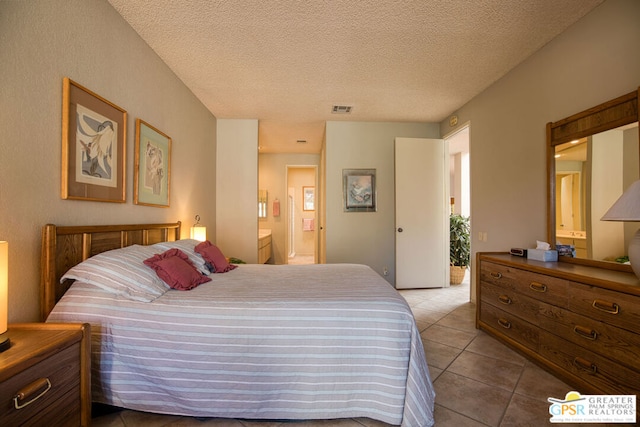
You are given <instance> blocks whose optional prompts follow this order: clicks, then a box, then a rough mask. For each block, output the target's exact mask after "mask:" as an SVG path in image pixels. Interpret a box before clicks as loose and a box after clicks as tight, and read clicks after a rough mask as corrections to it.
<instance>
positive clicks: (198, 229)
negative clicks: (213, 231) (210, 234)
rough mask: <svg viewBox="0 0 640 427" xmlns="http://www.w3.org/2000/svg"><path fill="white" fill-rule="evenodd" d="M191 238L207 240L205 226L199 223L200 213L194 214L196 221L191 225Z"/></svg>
mask: <svg viewBox="0 0 640 427" xmlns="http://www.w3.org/2000/svg"><path fill="white" fill-rule="evenodd" d="M191 238H192V239H195V240H200V241H201V242H204V241H205V240H207V227H205V226H204V225H202V224H200V215H196V223H195V224H193V227H191Z"/></svg>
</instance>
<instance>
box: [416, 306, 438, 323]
mask: <svg viewBox="0 0 640 427" xmlns="http://www.w3.org/2000/svg"><path fill="white" fill-rule="evenodd" d="M411 311H412V312H413V317H414V318H415V319H416V322H418V323H420V322H426V323H429V324H432V323H436V322H437V321H439V320H440V319H442V318H443V317H444V316H446V315H447V313H445V312H442V311H435V310H429V309H426V308H419V307H411Z"/></svg>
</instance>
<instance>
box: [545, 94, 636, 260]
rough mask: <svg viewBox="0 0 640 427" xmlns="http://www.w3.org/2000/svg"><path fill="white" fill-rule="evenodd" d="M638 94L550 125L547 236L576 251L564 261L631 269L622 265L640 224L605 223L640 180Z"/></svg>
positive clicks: (548, 141) (622, 97) (553, 241)
mask: <svg viewBox="0 0 640 427" xmlns="http://www.w3.org/2000/svg"><path fill="white" fill-rule="evenodd" d="M639 145H640V144H639V142H638V91H634V92H631V93H629V94H627V95H624V96H621V97H619V98H616V99H614V100H611V101H608V102H605V103H603V104H600V105H598V106H596V107H593V108H590V109H588V110H585V111H583V112H581V113H578V114H575V115H572V116H570V117H567V118H566V119H563V120H560V121H557V122H553V123H548V124H547V170H548V174H547V181H548V185H547V207H548V209H547V234H548V236H547V237H548V241H549V242H551V243H552V244H553V245H555V244H556V243H559V244H568V245H572V246H574V247H575V258H569V257H564V256H563V257H559V260H560V261H566V262H574V263H581V264H589V265H597V266H600V267H604V268H608V269H615V270H622V271H631V267H630V266H629V265H626V264H622V263H620V262H616V259H618V260H620V257H622V256H624V255H626V248H627V246H628V239H629V238H631V237H632V236H633V234H634V233H635V231H636V230H637V229H638V227H639V226H640V225H639V224H638V223H620V222H610V221H600V218H601V217H602V216H603V215H604V213H605V212H606V211H607V210H608V209H609V207H610V206H611V205H612V204H613V203H614V202H615V201H616V200H617V199H618V197H620V195H621V194H622V192H623V190H624V189H626V188H627V187H628V186H629V185H631V183H633V182H634V181H636V180H638V179H639V178H640V175H639V170H640V150H639Z"/></svg>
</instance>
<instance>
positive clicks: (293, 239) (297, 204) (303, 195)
mask: <svg viewBox="0 0 640 427" xmlns="http://www.w3.org/2000/svg"><path fill="white" fill-rule="evenodd" d="M317 175H318V170H317V167H316V166H287V255H288V256H287V259H288V263H289V264H315V263H317V253H316V246H317V245H316V241H317V230H316V228H317V227H316V223H317V221H316V212H317V209H316V208H317V200H316V196H317V195H316V189H317V185H316V183H317Z"/></svg>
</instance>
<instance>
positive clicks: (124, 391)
mask: <svg viewBox="0 0 640 427" xmlns="http://www.w3.org/2000/svg"><path fill="white" fill-rule="evenodd" d="M210 277H211V279H212V280H211V281H210V282H208V283H205V284H202V285H200V286H198V287H197V288H195V289H192V290H190V291H178V290H169V291H167V292H166V293H164V294H163V295H162V296H160V297H158V298H156V299H155V300H153V301H152V302H140V301H133V300H131V299H126V298H123V297H122V296H117V295H114V294H111V293H109V292H107V291H105V290H102V289H100V288H97V287H95V286H93V285H89V284H86V283H82V282H75V283H74V284H73V286H72V287H71V289H70V290H69V291H68V292H67V293H66V294H65V295H64V296H63V298H62V299H61V300H60V301H59V302H58V304H57V305H56V307H55V308H54V310H53V311H52V313H51V314H50V315H49V318H48V321H50V322H87V323H90V324H91V326H92V366H91V371H92V394H93V400H94V401H95V402H99V403H104V404H109V405H114V406H119V407H124V408H129V409H133V410H140V411H147V412H155V413H163V414H176V415H187V416H198V417H228V418H246V419H280V420H283V419H291V420H294V419H335V418H352V417H368V418H372V419H376V420H380V421H383V422H386V423H389V424H394V425H402V426H407V427H408V426H431V425H433V405H434V399H435V393H434V391H433V387H432V383H431V379H430V377H429V371H428V368H427V364H426V361H425V355H424V349H423V346H422V342H421V339H420V335H419V332H418V330H417V328H416V324H415V320H414V318H413V315H412V313H411V310H410V308H409V306H408V305H407V303H406V301H405V300H404V298H402V296H401V295H400V294H399V293H398V292H397V291H396V290H395V289H394V288H393V287H392V286H391V285H389V284H388V283H387V282H386V281H385V280H384V279H383V278H382V277H380V276H379V275H378V274H377V273H375V272H374V271H373V270H372V269H371V268H369V267H367V266H364V265H355V264H323V265H300V266H297V265H291V266H289V265H281V266H279V265H258V264H256V265H253V264H246V265H241V266H239V268H237V269H235V270H232V271H230V272H227V273H224V274H211V275H210Z"/></svg>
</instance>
